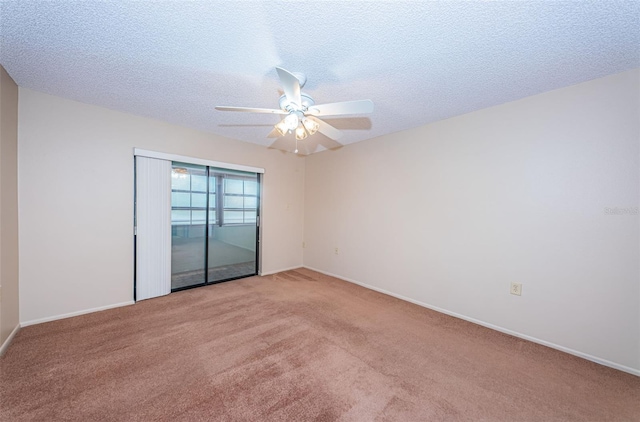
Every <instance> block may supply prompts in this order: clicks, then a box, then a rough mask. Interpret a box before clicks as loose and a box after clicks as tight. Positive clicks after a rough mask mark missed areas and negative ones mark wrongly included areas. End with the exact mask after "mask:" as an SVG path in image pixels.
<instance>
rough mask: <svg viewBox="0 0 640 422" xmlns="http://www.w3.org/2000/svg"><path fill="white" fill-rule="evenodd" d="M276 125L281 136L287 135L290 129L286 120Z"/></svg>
mask: <svg viewBox="0 0 640 422" xmlns="http://www.w3.org/2000/svg"><path fill="white" fill-rule="evenodd" d="M274 127H275V128H276V130H277V131H278V133H279V134H280V136H284V135H286V134H287V132H288V131H289V128H288V127H287V124H286V123H285V121H284V120H280V121H279V122H278V123H277V124H276V125H275V126H274Z"/></svg>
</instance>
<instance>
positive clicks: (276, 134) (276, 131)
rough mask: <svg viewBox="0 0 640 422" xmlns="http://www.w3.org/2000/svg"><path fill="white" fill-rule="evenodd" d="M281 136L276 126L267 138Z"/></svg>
mask: <svg viewBox="0 0 640 422" xmlns="http://www.w3.org/2000/svg"><path fill="white" fill-rule="evenodd" d="M279 137H280V132H278V129H276V128H275V127H274V128H273V130H272V131H271V132H269V134H268V135H267V138H279Z"/></svg>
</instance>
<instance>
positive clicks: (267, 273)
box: [260, 265, 320, 276]
mask: <svg viewBox="0 0 640 422" xmlns="http://www.w3.org/2000/svg"><path fill="white" fill-rule="evenodd" d="M298 268H305V267H303V266H302V265H296V266H295V267H289V268H282V269H280V270H274V271H267V272H261V273H260V275H261V276H265V275H271V274H276V273H282V272H285V271H291V270H297V269H298ZM318 272H320V271H318Z"/></svg>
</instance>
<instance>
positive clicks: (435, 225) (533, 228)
mask: <svg viewBox="0 0 640 422" xmlns="http://www.w3.org/2000/svg"><path fill="white" fill-rule="evenodd" d="M639 79H640V73H639V71H638V70H637V69H636V70H633V71H630V72H626V73H622V74H618V75H613V76H608V77H605V78H602V79H598V80H594V81H590V82H586V83H583V84H580V85H576V86H572V87H568V88H564V89H560V90H557V91H552V92H548V93H544V94H541V95H537V96H534V97H529V98H525V99H523V100H520V101H516V102H512V103H508V104H504V105H500V106H497V107H493V108H489V109H484V110H480V111H477V112H474V113H470V114H467V115H463V116H459V117H456V118H452V119H448V120H445V121H441V122H438V123H434V124H430V125H427V126H423V127H419V128H417V129H413V130H408V131H404V132H401V133H396V134H392V135H388V136H384V137H380V138H377V139H373V140H370V141H365V142H361V143H357V144H352V145H349V146H347V147H344V148H342V149H340V150H338V151H331V152H323V153H320V154H316V155H313V156H310V157H308V158H307V161H306V174H305V180H306V187H305V207H304V210H305V218H304V221H305V234H304V237H305V242H306V249H305V254H304V263H305V266H308V267H311V268H315V269H319V270H321V271H324V272H327V273H331V274H335V275H338V276H340V277H344V278H347V279H350V280H353V281H356V282H360V283H364V284H367V285H369V286H372V287H374V288H377V289H382V290H385V291H388V292H391V293H393V294H397V295H402V296H404V297H406V298H409V299H411V300H414V301H418V302H421V303H423V304H426V305H429V306H432V307H437V308H439V309H442V310H444V311H446V312H449V313H455V314H458V315H461V316H463V317H466V318H471V319H475V320H477V321H480V322H482V323H484V324H491V325H493V326H495V327H497V328H500V329H502V330H509V331H512V332H516V333H519V334H521V335H524V336H529V337H531V338H534V339H537V340H538V341H542V342H547V343H550V344H553V345H555V346H556V347H560V348H565V349H569V350H571V351H573V352H574V353H578V354H582V355H587V357H590V358H592V359H595V360H599V361H605V362H604V363H607V364H611V365H613V366H616V367H619V368H622V369H625V370H630V371H631V372H633V371H635V372H636V373H638V374H640V281H639V280H640V274H639V264H638V260H639V256H640V250H639V241H640V238H639V227H640V226H639V217H638V215H637V214H635V215H607V214H606V213H605V208H607V207H608V208H613V207H638V205H639V199H638V193H639V179H640V175H639V151H640V150H639V143H640V123H639V122H640V106H639V97H640V87H639ZM374 124H375V122H374ZM335 247H338V248H339V254H338V255H336V254H335V253H334V248H335ZM512 281H516V282H520V283H523V294H522V296H521V297H517V296H513V295H510V294H509V283H510V282H512Z"/></svg>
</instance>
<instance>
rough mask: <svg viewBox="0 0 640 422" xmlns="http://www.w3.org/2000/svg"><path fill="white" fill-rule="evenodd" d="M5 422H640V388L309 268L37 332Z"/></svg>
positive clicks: (29, 340) (17, 374)
mask: <svg viewBox="0 0 640 422" xmlns="http://www.w3.org/2000/svg"><path fill="white" fill-rule="evenodd" d="M0 370H1V372H0V381H1V382H0V420H2V421H26V420H28V421H59V420H65V421H217V420H220V421H334V420H340V421H459V420H468V421H545V422H546V421H640V378H638V377H635V376H633V375H630V374H626V373H623V372H620V371H616V370H614V369H610V368H607V367H604V366H600V365H597V364H595V363H592V362H589V361H586V360H583V359H580V358H577V357H574V356H571V355H568V354H565V353H562V352H559V351H556V350H552V349H549V348H546V347H544V346H540V345H537V344H533V343H530V342H527V341H523V340H520V339H517V338H514V337H511V336H508V335H505V334H501V333H498V332H495V331H492V330H489V329H486V328H483V327H480V326H477V325H474V324H471V323H468V322H465V321H462V320H459V319H456V318H452V317H449V316H446V315H443V314H439V313H437V312H434V311H430V310H427V309H424V308H421V307H419V306H416V305H412V304H409V303H406V302H403V301H400V300H397V299H394V298H392V297H389V296H385V295H382V294H379V293H376V292H373V291H370V290H367V289H364V288H361V287H359V286H356V285H353V284H350V283H347V282H344V281H340V280H337V279H334V278H331V277H327V276H324V275H321V274H318V273H315V272H313V271H309V270H305V269H299V270H295V271H288V272H285V273H280V274H276V275H273V276H267V277H251V278H246V279H242V280H236V281H232V282H228V283H222V284H216V285H212V286H208V287H203V288H199V289H192V290H187V291H183V292H179V293H173V294H171V295H169V296H165V297H162V298H157V299H151V300H146V301H142V302H140V303H137V304H136V305H133V306H128V307H124V308H119V309H113V310H108V311H103V312H98V313H94V314H89V315H84V316H80V317H75V318H69V319H65V320H60V321H54V322H50V323H45V324H40V325H35V326H30V327H26V328H24V329H22V330H21V331H20V332H19V333H18V335H17V336H16V337H15V339H14V341H13V343H12V345H11V346H10V348H9V350H8V351H7V353H6V354H5V356H4V357H2V358H1V359H0Z"/></svg>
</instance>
